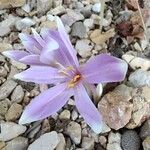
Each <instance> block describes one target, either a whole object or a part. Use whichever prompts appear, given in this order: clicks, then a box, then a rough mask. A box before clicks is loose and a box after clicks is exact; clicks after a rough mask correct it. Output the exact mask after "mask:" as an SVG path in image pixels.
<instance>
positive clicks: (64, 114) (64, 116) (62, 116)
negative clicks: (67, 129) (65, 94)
mask: <svg viewBox="0 0 150 150" xmlns="http://www.w3.org/2000/svg"><path fill="white" fill-rule="evenodd" d="M70 115H71V114H70V111H69V110H66V109H65V110H63V111H62V112H61V114H60V115H59V118H60V119H61V120H65V119H67V120H68V119H70Z"/></svg>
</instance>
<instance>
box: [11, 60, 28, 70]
mask: <svg viewBox="0 0 150 150" xmlns="http://www.w3.org/2000/svg"><path fill="white" fill-rule="evenodd" d="M11 64H12V65H13V66H14V67H16V68H17V69H22V70H25V69H26V68H27V65H26V64H23V63H20V62H18V61H15V60H11Z"/></svg>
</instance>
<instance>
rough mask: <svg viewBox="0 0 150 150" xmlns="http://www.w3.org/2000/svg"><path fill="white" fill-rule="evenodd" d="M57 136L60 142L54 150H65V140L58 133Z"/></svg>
mask: <svg viewBox="0 0 150 150" xmlns="http://www.w3.org/2000/svg"><path fill="white" fill-rule="evenodd" d="M58 136H59V140H60V141H59V143H58V145H57V147H56V150H65V147H66V141H65V138H64V136H63V134H62V133H59V134H58Z"/></svg>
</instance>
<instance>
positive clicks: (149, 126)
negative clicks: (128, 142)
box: [140, 120, 150, 139]
mask: <svg viewBox="0 0 150 150" xmlns="http://www.w3.org/2000/svg"><path fill="white" fill-rule="evenodd" d="M148 136H150V120H147V121H146V122H145V123H144V125H143V126H142V127H141V129H140V137H141V138H142V139H145V138H146V137H148Z"/></svg>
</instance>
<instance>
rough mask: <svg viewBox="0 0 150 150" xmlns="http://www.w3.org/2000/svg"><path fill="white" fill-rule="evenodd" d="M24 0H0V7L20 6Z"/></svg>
mask: <svg viewBox="0 0 150 150" xmlns="http://www.w3.org/2000/svg"><path fill="white" fill-rule="evenodd" d="M25 2H26V1H25V0H11V1H10V0H1V1H0V9H5V8H12V7H21V6H23V5H24V4H25Z"/></svg>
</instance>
